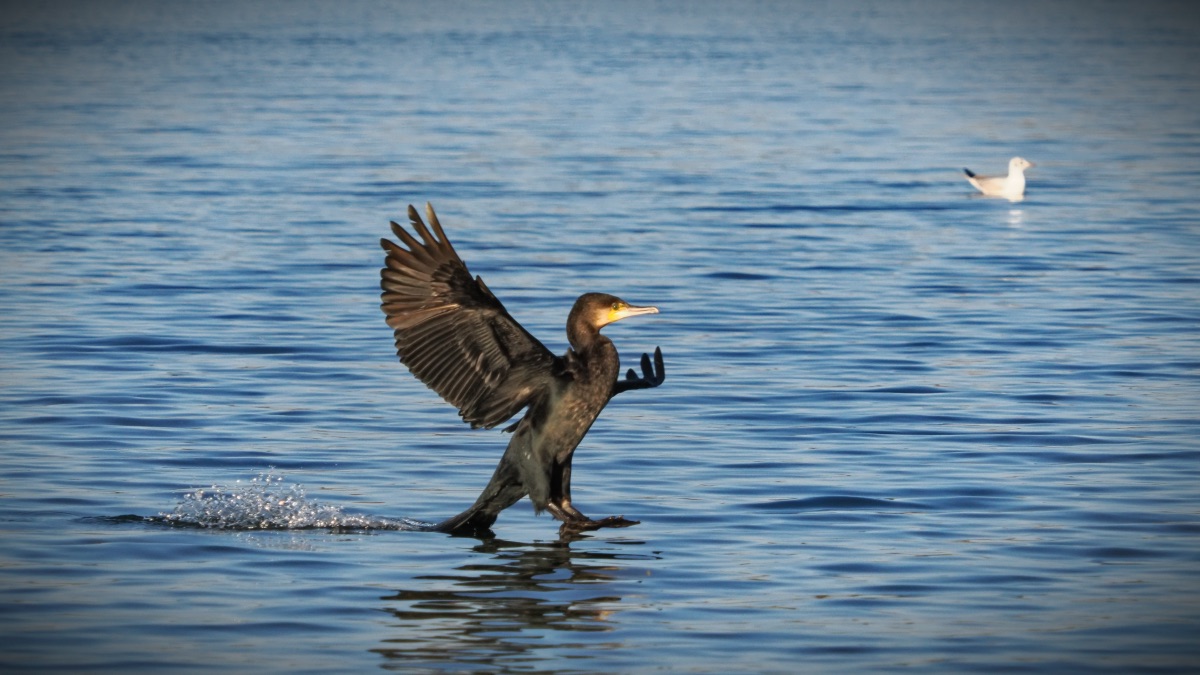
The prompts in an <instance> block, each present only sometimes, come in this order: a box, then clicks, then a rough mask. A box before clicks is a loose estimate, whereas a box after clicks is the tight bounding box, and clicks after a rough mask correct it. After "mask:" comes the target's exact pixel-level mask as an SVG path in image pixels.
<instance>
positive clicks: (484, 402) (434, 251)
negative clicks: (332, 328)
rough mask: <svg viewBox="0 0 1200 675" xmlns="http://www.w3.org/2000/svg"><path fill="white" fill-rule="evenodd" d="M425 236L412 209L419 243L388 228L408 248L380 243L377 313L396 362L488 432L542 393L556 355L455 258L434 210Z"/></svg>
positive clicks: (410, 214)
mask: <svg viewBox="0 0 1200 675" xmlns="http://www.w3.org/2000/svg"><path fill="white" fill-rule="evenodd" d="M425 211H426V214H427V215H428V217H429V224H430V226H432V228H433V233H432V234H431V233H430V230H429V228H428V227H426V226H425V223H424V222H422V221H421V216H420V215H418V214H417V210H416V209H414V208H413V207H412V206H411V205H410V206H409V207H408V219H409V221H410V224H411V226H412V229H413V231H415V232H416V233H417V235H419V236H420V240H418V239H417V238H416V237H414V236H413V235H412V234H409V232H408V231H406V230H405V229H404V228H403V227H402V226H400V225H397V224H396V223H392V232H394V233H395V234H396V237H398V238H399V239H400V241H401V242H402V243H403V244H404V246H406V247H407V249H405V248H404V247H402V246H400V245H398V244H395V243H393V242H391V241H388V240H387V239H381V240H380V244H381V245H382V246H383V249H384V250H385V251H387V259H386V267H384V268H383V270H382V271H381V272H380V276H381V277H382V281H381V282H380V287H381V288H383V294H382V295H381V296H380V297H381V298H382V299H383V304H382V308H383V313H384V314H386V315H387V323H388V325H389V326H391V327H392V328H393V330H394V331H395V334H396V352H397V353H398V354H399V355H400V361H401V362H402V363H404V364H405V365H406V366H408V368H409V369H410V370H412V372H413V374H414V375H416V376H417V378H419V379H420V380H421V381H422V382H424V383H425V384H426V385H428V387H429V388H430V389H432V390H434V391H436V392H437V393H438V394H439V395H440V396H441V397H442V398H444V399H445V400H446V401H447V402H449V403H451V404H453V405H454V406H455V407H456V408H458V411H459V413H460V414H461V415H462V418H463V420H464V421H466V422H469V423H470V424H471V426H472V427H488V428H491V427H494V426H496V425H497V424H500V423H501V422H503V421H505V420H507V419H508V418H510V417H512V416H513V415H515V414H516V413H517V411H519V410H520V409H521V408H523V407H525V406H526V405H528V404H529V402H530V401H531V400H532V399H533V398H535V397H536V396H538V395H539V394H540V393H542V392H544V391H545V389H546V388H547V387H549V386H550V384H551V382H552V380H553V377H554V375H553V373H554V372H555V371H556V370H557V369H556V368H555V367H554V365H555V358H556V357H555V356H554V355H553V354H551V353H550V350H548V349H546V347H545V345H543V344H542V343H541V342H539V341H538V339H537V338H535V337H533V336H532V335H530V334H529V332H528V331H526V330H525V329H524V328H523V327H521V324H519V323H517V321H516V320H515V319H513V318H512V316H510V315H509V313H508V312H507V311H506V310H505V309H504V305H502V304H500V301H499V300H497V299H496V296H494V295H492V292H491V291H490V290H488V287H487V286H486V285H484V283H483V280H482V279H480V278H479V277H476V278H474V279H472V278H471V273H470V272H469V271H468V270H467V266H466V264H465V263H463V261H462V259H461V258H459V257H458V253H457V252H455V250H454V247H453V246H452V245H451V244H450V240H448V239H447V238H446V233H445V232H443V231H442V226H441V224H440V223H438V219H437V215H436V214H434V212H433V206H431V205H429V204H426V205H425Z"/></svg>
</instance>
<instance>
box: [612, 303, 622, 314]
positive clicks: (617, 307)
mask: <svg viewBox="0 0 1200 675" xmlns="http://www.w3.org/2000/svg"><path fill="white" fill-rule="evenodd" d="M612 309H613V311H614V312H619V311H621V303H619V302H614V303H613V306H612Z"/></svg>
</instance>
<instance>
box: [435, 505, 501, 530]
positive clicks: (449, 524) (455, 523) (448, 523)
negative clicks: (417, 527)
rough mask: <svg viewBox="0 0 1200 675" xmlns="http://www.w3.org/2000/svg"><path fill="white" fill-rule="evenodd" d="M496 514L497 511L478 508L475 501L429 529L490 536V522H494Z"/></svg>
mask: <svg viewBox="0 0 1200 675" xmlns="http://www.w3.org/2000/svg"><path fill="white" fill-rule="evenodd" d="M498 515H499V514H498V513H490V512H488V511H486V510H485V509H482V508H480V506H479V504H478V503H476V504H475V505H473V506H472V507H471V508H469V509H467V510H466V511H463V512H462V513H460V514H458V515H457V516H454V517H453V518H447V519H446V520H443V521H442V522H440V523H438V524H437V525H434V526H433V527H431V528H429V529H431V530H433V531H434V532H445V533H446V534H453V535H456V536H463V537H490V536H492V524H493V523H495V522H496V516H498Z"/></svg>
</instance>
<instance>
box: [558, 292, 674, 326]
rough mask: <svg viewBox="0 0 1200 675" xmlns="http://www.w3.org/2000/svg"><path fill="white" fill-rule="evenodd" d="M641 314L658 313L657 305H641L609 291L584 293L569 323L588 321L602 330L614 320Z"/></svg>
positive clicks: (576, 303) (572, 310)
mask: <svg viewBox="0 0 1200 675" xmlns="http://www.w3.org/2000/svg"><path fill="white" fill-rule="evenodd" d="M639 314H658V308H657V307H639V306H637V305H631V304H629V303H628V302H625V301H624V300H622V299H620V298H618V297H617V296H615V295H609V294H607V293H584V294H583V295H581V296H579V299H578V300H576V301H575V306H574V307H572V308H571V316H570V317H569V318H568V319H567V323H568V324H572V325H574V324H576V323H577V322H580V321H582V322H584V323H586V324H587V325H588V326H589V327H590V328H591V329H592V330H597V331H598V330H600V329H601V328H603V327H604V326H607V325H608V324H610V323H613V322H614V321H620V320H621V319H624V318H625V317H629V316H638V315H639Z"/></svg>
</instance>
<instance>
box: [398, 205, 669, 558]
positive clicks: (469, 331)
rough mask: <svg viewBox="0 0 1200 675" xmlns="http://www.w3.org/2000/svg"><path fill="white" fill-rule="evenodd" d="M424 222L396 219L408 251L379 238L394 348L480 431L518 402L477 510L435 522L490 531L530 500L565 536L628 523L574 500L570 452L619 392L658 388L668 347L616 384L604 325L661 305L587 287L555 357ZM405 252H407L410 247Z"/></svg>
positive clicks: (432, 221)
mask: <svg viewBox="0 0 1200 675" xmlns="http://www.w3.org/2000/svg"><path fill="white" fill-rule="evenodd" d="M425 211H426V214H427V216H428V218H429V226H430V227H432V233H431V232H430V227H426V225H425V223H424V222H423V221H422V220H421V216H420V215H419V214H417V210H416V209H414V208H413V207H412V206H411V205H410V206H409V207H408V219H409V221H410V224H411V226H412V229H413V231H415V232H416V234H417V235H418V236H419V237H420V239H418V238H417V237H415V236H413V235H412V234H410V233H409V232H408V231H407V230H405V229H404V228H403V227H402V226H400V225H398V224H396V223H392V232H394V233H395V234H396V237H397V238H399V239H400V241H401V242H402V243H403V245H404V246H400V245H398V244H395V243H393V242H391V241H388V240H387V239H382V240H380V244H382V246H383V248H384V250H385V251H387V259H386V267H384V268H383V270H382V271H381V273H380V274H381V276H382V278H383V279H382V281H381V283H380V286H381V287H382V288H383V294H382V296H381V297H382V299H383V304H382V307H383V312H384V314H386V315H387V323H388V325H389V326H391V327H392V329H393V330H394V331H395V334H396V352H397V353H398V354H399V355H400V361H401V362H402V363H404V364H405V365H406V366H408V368H409V370H411V371H412V372H413V374H414V375H416V376H417V378H419V379H420V380H421V381H422V382H424V383H425V384H426V385H428V386H429V388H430V389H433V390H434V391H435V392H437V393H438V394H439V395H440V396H441V397H442V398H443V399H445V400H446V401H447V402H449V403H451V404H453V405H454V406H455V407H456V408H458V411H459V413H460V414H461V415H462V418H463V421H465V422H468V423H470V425H471V426H472V427H473V428H477V427H484V428H489V429H490V428H492V427H495V426H497V425H498V424H501V423H502V422H504V421H506V420H508V419H509V418H511V417H512V416H513V415H515V414H516V413H517V412H518V411H520V410H521V409H522V408H525V409H526V412H525V416H524V417H522V418H521V421H519V422H517V423H516V424H514V425H512V426H510V427H508V428H507V429H506V431H511V432H512V434H513V435H512V439H511V440H510V441H509V443H508V448H507V449H506V450H505V451H504V456H503V457H502V458H501V459H500V464H499V465H498V466H497V467H496V471H495V473H494V474H492V479H491V481H489V482H488V484H487V487H485V488H484V489H483V493H482V494H480V495H479V498H478V499H476V500H475V504H474V505H472V506H471V508H469V509H467V510H466V511H463V512H462V513H460V514H458V515H457V516H454V517H453V518H450V519H448V520H445V521H443V522H441V523H439V524H438V525H437V526H436V527H435V528H434V529H436V530H439V531H442V532H451V533H454V534H470V535H478V534H486V533H487V532H489V531H490V528H491V526H492V523H495V522H496V517H497V516H498V515H499V514H500V512H501V511H503V510H504V509H506V508H508V507H509V506H512V505H513V504H515V503H516V502H517V501H518V500H520V499H521V498H522V497H524V496H526V495H529V498H530V500H531V501H532V502H533V507H534V509H535V510H536V511H537V512H539V513H540V512H542V511H543V510H545V511H549V512H550V513H551V514H552V515H553V516H554V517H555V518H557V519H558V520H560V521H562V523H563V524H562V528H563V529H564V530H566V531H578V530H590V529H596V528H600V527H624V526H628V525H634V524H636V522H637V521H632V520H626V519H625V518H623V517H620V516H611V517H609V518H604V519H601V520H592V519H591V518H588V517H587V516H585V515H583V514H582V513H580V512H579V511H578V510H577V509H576V508H575V507H574V506H572V505H571V457H572V455H573V454H574V453H575V447H576V446H578V445H579V442H580V441H581V440H583V437H584V435H585V434H587V432H588V429H589V428H591V426H592V422H594V421H596V417H598V416H599V415H600V411H601V410H603V409H604V406H605V405H606V404H607V403H608V401H609V399H611V398H612V397H613V396H615V395H617V394H619V393H621V392H623V391H629V390H630V389H646V388H649V387H657V386H658V385H660V384H662V382H663V378H664V377H665V375H666V372H665V370H664V369H663V359H662V351H661V350H659V349H655V350H654V362H653V363H651V361H650V356H649V355H647V354H643V355H642V363H641V365H642V375H641V376H640V377H639V376H638V375H637V373H635V372H634V371H633V370H632V369H630V370H629V372H628V373H627V374H626V376H625V379H623V380H622V379H619V375H620V370H621V362H620V359H619V357H618V356H617V350H616V348H615V347H614V346H613V343H612V341H610V340H609V339H608V338H607V337H605V336H603V335H601V334H600V329H601V328H603V327H604V326H606V325H608V324H610V323H612V322H614V321H619V320H621V319H624V318H625V317H628V316H637V315H639V314H655V313H657V312H658V310H657V309H656V308H654V307H636V306H634V305H630V304H629V303H627V302H625V301H624V300H621V299H620V298H617V297H614V296H611V295H606V294H603V293H585V294H583V295H581V296H579V299H578V300H576V301H575V306H574V307H572V308H571V313H570V315H569V316H568V317H567V340H568V341H569V342H570V344H571V348H570V349H568V350H567V353H566V354H564V355H563V356H555V355H554V354H552V353H550V350H548V349H546V347H545V345H543V344H542V343H541V342H539V341H538V339H537V338H535V337H533V336H532V335H530V334H529V332H528V331H526V330H525V329H524V328H523V327H522V326H521V324H519V323H517V321H516V320H515V319H513V318H512V316H510V315H509V313H508V312H507V311H506V310H505V309H504V305H502V304H500V301H499V300H497V299H496V296H494V295H492V292H491V290H489V289H488V287H487V286H486V285H485V284H484V283H483V280H482V279H480V278H479V277H475V278H472V277H471V273H470V272H469V271H468V270H467V266H466V264H465V263H463V261H462V259H461V258H459V257H458V253H457V252H455V250H454V247H453V246H451V244H450V240H449V239H447V238H446V233H445V232H443V231H442V226H441V224H439V223H438V219H437V215H435V214H434V212H433V207H432V206H431V205H429V204H426V205H425ZM404 247H407V249H406V248H404Z"/></svg>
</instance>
